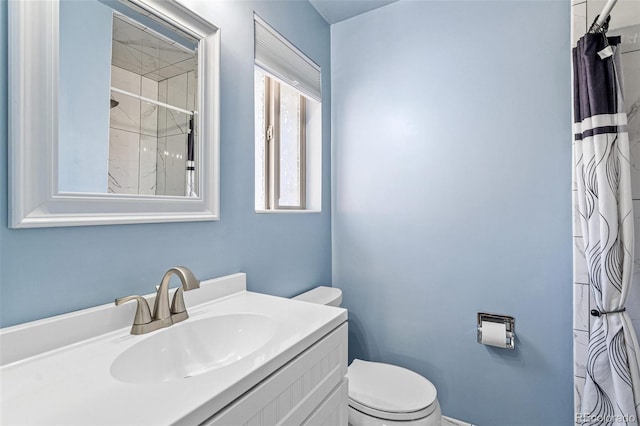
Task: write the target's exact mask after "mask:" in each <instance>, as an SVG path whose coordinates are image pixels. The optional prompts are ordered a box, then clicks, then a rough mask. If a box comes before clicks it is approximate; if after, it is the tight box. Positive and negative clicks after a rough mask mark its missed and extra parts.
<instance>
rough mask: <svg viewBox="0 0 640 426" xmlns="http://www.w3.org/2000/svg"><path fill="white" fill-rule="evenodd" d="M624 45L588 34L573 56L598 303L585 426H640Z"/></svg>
mask: <svg viewBox="0 0 640 426" xmlns="http://www.w3.org/2000/svg"><path fill="white" fill-rule="evenodd" d="M619 43H620V38H619V37H612V38H607V37H606V35H605V34H604V33H596V34H586V35H585V36H584V37H582V38H581V39H580V40H579V41H578V46H577V47H576V48H575V49H574V51H573V60H574V115H575V124H574V139H575V142H574V159H575V172H576V181H577V186H578V195H577V197H578V213H579V215H580V222H581V225H582V232H583V239H584V253H585V257H586V260H587V266H588V271H589V287H590V289H591V293H592V295H593V300H594V301H595V305H596V306H595V307H594V306H592V308H593V309H592V310H591V315H592V317H591V319H592V321H591V331H590V336H589V349H588V354H587V365H586V382H585V387H584V391H583V395H582V408H581V411H580V413H578V416H577V417H578V418H577V421H578V423H583V424H588V425H612V426H613V425H638V415H639V414H640V412H639V403H640V374H639V371H638V369H639V368H638V356H639V355H640V349H639V348H638V340H637V337H636V334H635V331H634V330H633V326H632V324H631V321H630V318H629V316H628V314H627V313H626V312H625V310H624V306H625V300H626V298H627V293H628V291H629V288H630V286H631V277H632V273H633V245H634V241H633V236H634V230H633V211H632V201H631V178H630V167H631V165H630V162H629V136H628V133H627V128H626V126H627V115H626V113H625V109H624V103H623V100H622V88H621V81H620V75H619V72H618V70H620V69H621V68H620V62H619V61H620V53H619V51H618V49H617V46H618V44H619Z"/></svg>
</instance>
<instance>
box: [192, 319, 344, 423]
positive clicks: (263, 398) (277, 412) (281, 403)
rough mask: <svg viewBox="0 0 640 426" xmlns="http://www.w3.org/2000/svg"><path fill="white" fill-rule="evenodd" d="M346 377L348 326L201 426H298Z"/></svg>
mask: <svg viewBox="0 0 640 426" xmlns="http://www.w3.org/2000/svg"><path fill="white" fill-rule="evenodd" d="M346 373H347V324H346V323H344V324H342V325H340V326H339V327H338V328H336V329H335V330H334V331H332V332H331V333H329V334H328V335H326V336H325V337H323V338H322V339H321V340H319V341H318V342H317V343H315V344H314V345H313V346H311V347H310V348H309V349H307V350H306V351H304V352H302V353H301V354H300V355H298V356H297V357H296V358H294V359H293V360H292V361H290V362H289V363H288V364H286V365H284V366H283V367H281V368H280V369H279V370H277V371H276V372H275V373H273V374H272V375H271V376H269V377H268V378H266V379H265V380H263V381H262V382H261V383H259V384H258V385H257V386H255V387H254V388H253V389H252V390H250V391H249V392H247V393H246V394H244V395H243V396H241V397H240V398H238V399H237V400H236V401H234V402H233V403H231V404H230V405H229V406H228V407H226V408H224V409H223V410H222V411H220V412H219V413H218V414H215V415H214V416H213V417H211V418H210V419H208V420H207V421H206V422H204V423H203V425H207V426H208V425H212V426H213V425H215V426H221V425H225V426H226V425H247V426H266V425H269V426H271V425H300V424H302V423H303V422H304V421H305V419H307V418H308V417H309V416H310V415H311V413H313V412H314V410H316V409H317V407H319V406H320V405H321V404H322V403H323V401H324V400H325V398H326V397H327V396H328V395H329V394H331V393H332V392H333V391H334V389H335V388H336V387H337V386H338V385H339V384H340V383H341V382H342V381H343V379H344V376H345V374H346Z"/></svg>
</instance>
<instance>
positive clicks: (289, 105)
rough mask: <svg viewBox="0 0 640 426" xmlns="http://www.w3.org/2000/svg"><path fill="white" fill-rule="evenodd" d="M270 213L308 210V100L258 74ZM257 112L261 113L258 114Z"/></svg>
mask: <svg viewBox="0 0 640 426" xmlns="http://www.w3.org/2000/svg"><path fill="white" fill-rule="evenodd" d="M256 87H259V88H260V90H259V93H260V94H261V99H260V101H259V102H260V103H259V104H258V105H257V107H256V109H257V108H261V109H262V111H260V113H259V117H260V122H259V123H256V127H257V128H258V129H259V130H258V131H260V132H262V133H263V134H261V135H259V138H260V142H259V143H260V144H261V145H263V146H262V147H261V148H260V149H261V152H262V154H261V155H260V161H262V162H264V165H263V167H262V170H263V171H262V174H263V175H264V177H263V178H262V179H261V183H262V185H263V186H264V188H263V189H262V191H264V194H265V197H264V198H265V200H264V208H265V209H266V210H281V209H301V210H303V209H305V194H306V185H305V163H306V158H305V139H306V138H305V123H306V117H305V115H306V114H305V97H304V96H302V95H301V94H300V93H299V92H298V91H296V90H295V89H293V88H291V87H289V86H288V85H287V84H285V83H280V82H278V81H276V80H275V79H273V78H271V77H269V76H268V75H266V74H264V73H262V72H260V71H259V70H256ZM256 112H257V111H256Z"/></svg>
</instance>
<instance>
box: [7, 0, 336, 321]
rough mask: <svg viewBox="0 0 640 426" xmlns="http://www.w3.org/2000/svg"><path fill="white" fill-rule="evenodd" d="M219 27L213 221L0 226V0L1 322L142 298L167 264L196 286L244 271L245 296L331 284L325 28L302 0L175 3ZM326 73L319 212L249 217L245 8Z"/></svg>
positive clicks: (248, 20) (249, 82)
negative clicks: (216, 216) (216, 210)
mask: <svg viewBox="0 0 640 426" xmlns="http://www.w3.org/2000/svg"><path fill="white" fill-rule="evenodd" d="M183 3H184V4H187V5H191V6H192V7H193V9H194V10H196V12H198V13H200V14H201V15H202V16H204V17H205V18H207V19H209V20H210V21H211V22H212V23H213V24H215V25H217V26H219V27H220V28H221V31H222V32H221V34H222V57H221V63H222V71H221V86H222V88H221V111H222V112H221V114H222V115H221V146H220V152H221V159H220V167H221V176H220V180H221V220H220V221H219V222H197V223H179V224H149V225H123V226H97V227H73V228H49V229H19V230H14V229H8V228H7V185H8V184H7V180H8V179H7V128H6V120H7V90H6V89H7V87H6V86H7V1H6V0H0V37H1V38H0V87H2V92H1V93H2V96H1V98H0V171H1V172H0V203H2V204H1V205H0V215H1V217H0V219H1V221H0V253H2V256H1V261H0V325H1V326H9V325H13V324H17V323H21V322H25V321H30V320H34V319H37V318H43V317H47V316H51V315H55V314H60V313H64V312H69V311H73V310H77V309H81V308H86V307H90V306H95V305H98V304H103V303H108V302H110V301H112V300H113V299H114V298H115V297H118V296H123V295H128V294H132V293H150V292H152V291H154V286H155V285H156V284H158V283H159V281H160V279H161V278H162V274H163V273H164V271H165V270H166V269H168V268H169V267H171V266H174V265H180V264H182V265H186V266H188V267H190V268H191V269H192V270H193V271H194V273H195V274H196V276H198V277H199V278H201V279H206V278H211V277H215V276H220V275H225V274H230V273H234V272H238V271H243V272H247V273H248V285H249V288H250V289H251V290H255V291H260V292H265V293H270V294H277V295H283V296H291V295H293V294H295V293H297V292H301V291H303V290H306V289H309V288H311V287H312V286H314V285H316V284H317V283H320V282H324V283H329V282H330V280H331V254H330V253H331V242H330V238H331V232H330V226H331V213H330V190H329V188H330V146H329V145H330V143H329V135H330V111H331V110H330V104H331V96H330V93H331V81H330V78H329V69H330V53H329V47H330V31H329V26H328V24H327V23H326V22H325V21H324V20H323V19H322V18H321V17H320V15H319V14H318V13H317V12H316V11H315V9H313V7H312V6H311V5H310V4H309V3H308V2H306V1H296V2H289V1H270V2H260V1H256V2H250V1H215V2H211V1H210V2H205V1H185V2H183ZM254 9H255V10H256V12H257V13H258V14H260V16H262V17H263V18H264V19H265V20H267V21H268V22H269V23H270V24H271V25H273V26H274V27H275V28H277V29H278V30H279V31H280V32H281V33H282V34H283V35H284V36H285V37H288V38H289V40H291V41H292V42H293V43H294V44H296V45H297V46H298V47H299V48H300V49H301V50H302V51H304V52H305V53H306V54H307V55H309V56H310V57H311V58H312V59H313V60H314V61H316V62H317V63H318V64H320V65H321V66H322V68H323V69H324V70H325V72H324V73H323V104H324V106H325V107H324V108H323V114H324V116H323V119H324V125H323V144H324V147H323V179H324V181H323V188H324V191H323V201H322V213H321V214H283V215H275V214H262V215H259V214H255V213H254V194H253V186H254V184H253V182H254V177H253V173H254V133H253V110H254V107H253V99H254V98H253V11H254Z"/></svg>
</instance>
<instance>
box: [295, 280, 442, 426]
mask: <svg viewBox="0 0 640 426" xmlns="http://www.w3.org/2000/svg"><path fill="white" fill-rule="evenodd" d="M294 299H296V300H301V301H304V302H310V303H319V304H323V305H329V306H340V304H341V303H342V290H340V289H339V288H333V287H324V286H320V287H316V288H314V289H312V290H310V291H307V292H306V293H302V294H301V295H299V296H296V297H294ZM347 378H348V379H349V425H351V426H440V422H441V419H442V413H441V412H440V404H439V403H438V398H437V391H436V387H435V386H434V385H433V384H432V383H431V382H430V381H429V380H427V379H426V378H424V377H422V376H421V375H419V374H418V373H415V372H413V371H411V370H408V369H406V368H402V367H398V366H396V365H391V364H384V363H381V362H370V361H363V360H360V359H355V360H353V362H352V363H351V365H350V366H349V369H348V372H347Z"/></svg>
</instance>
